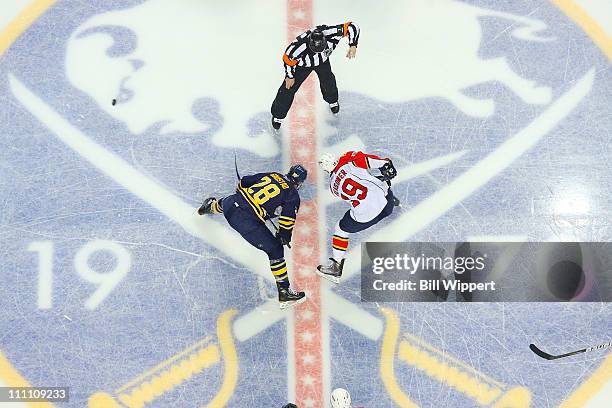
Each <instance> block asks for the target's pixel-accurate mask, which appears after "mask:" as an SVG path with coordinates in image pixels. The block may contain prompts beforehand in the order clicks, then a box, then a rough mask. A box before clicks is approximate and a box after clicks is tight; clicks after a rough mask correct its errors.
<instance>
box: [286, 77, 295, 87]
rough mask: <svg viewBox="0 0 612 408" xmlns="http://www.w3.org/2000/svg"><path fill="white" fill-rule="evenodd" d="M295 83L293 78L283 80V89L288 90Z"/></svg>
mask: <svg viewBox="0 0 612 408" xmlns="http://www.w3.org/2000/svg"><path fill="white" fill-rule="evenodd" d="M294 83H295V78H285V88H287V89H290V88H291V87H292V86H293V84H294Z"/></svg>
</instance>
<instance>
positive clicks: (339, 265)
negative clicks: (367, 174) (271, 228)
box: [316, 190, 395, 283]
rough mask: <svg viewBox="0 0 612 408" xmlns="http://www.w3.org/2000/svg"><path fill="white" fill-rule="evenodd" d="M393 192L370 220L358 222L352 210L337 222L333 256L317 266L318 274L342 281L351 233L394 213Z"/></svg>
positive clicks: (368, 226) (328, 278) (334, 280)
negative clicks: (325, 262)
mask: <svg viewBox="0 0 612 408" xmlns="http://www.w3.org/2000/svg"><path fill="white" fill-rule="evenodd" d="M394 198H395V197H394V196H393V193H392V192H391V190H389V192H388V193H387V204H386V205H385V207H384V208H383V209H382V211H381V212H380V213H379V214H378V215H377V216H376V217H374V218H373V219H372V220H371V221H368V222H358V221H356V220H354V219H353V217H352V216H351V212H350V211H347V212H346V213H345V214H344V217H342V219H341V220H340V221H339V222H338V223H337V224H336V228H335V230H334V235H333V236H332V257H331V258H329V260H330V262H329V263H328V264H327V265H319V266H317V271H316V272H317V274H318V275H320V276H322V277H323V278H325V279H327V280H329V281H332V282H334V283H339V282H340V277H342V269H343V268H344V257H345V254H346V251H347V250H348V246H349V240H350V234H354V233H356V232H361V231H363V230H366V229H368V228H370V227H371V226H373V225H376V224H377V223H378V222H380V221H381V220H382V219H384V218H386V217H388V216H389V215H391V214H392V213H393V208H394V207H395V200H394Z"/></svg>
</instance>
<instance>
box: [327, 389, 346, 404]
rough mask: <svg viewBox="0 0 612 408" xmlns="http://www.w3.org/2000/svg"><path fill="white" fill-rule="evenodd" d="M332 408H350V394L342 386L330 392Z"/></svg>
mask: <svg viewBox="0 0 612 408" xmlns="http://www.w3.org/2000/svg"><path fill="white" fill-rule="evenodd" d="M330 400H331V406H332V408H351V394H349V392H348V391H347V390H345V389H344V388H336V389H335V390H333V391H332V393H331V398H330Z"/></svg>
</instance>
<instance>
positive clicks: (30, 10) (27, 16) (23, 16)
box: [0, 0, 57, 57]
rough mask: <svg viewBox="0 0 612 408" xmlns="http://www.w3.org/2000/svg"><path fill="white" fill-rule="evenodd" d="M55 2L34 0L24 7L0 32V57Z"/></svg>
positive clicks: (51, 0) (52, 0)
mask: <svg viewBox="0 0 612 408" xmlns="http://www.w3.org/2000/svg"><path fill="white" fill-rule="evenodd" d="M56 1H57V0H35V1H32V2H30V4H29V5H28V6H27V7H25V8H24V9H23V10H22V11H21V12H20V13H19V14H18V15H17V16H16V17H15V18H13V20H11V22H10V23H9V24H8V25H7V26H6V27H5V28H4V30H2V31H0V57H1V56H2V54H4V52H5V51H6V50H8V49H9V47H10V46H11V45H12V44H13V42H15V40H16V39H17V38H19V36H20V35H21V34H22V33H23V32H24V31H26V30H27V29H28V28H30V26H31V25H32V24H33V23H34V22H35V21H36V20H37V19H38V18H39V17H40V16H42V15H43V14H44V13H45V11H47V10H48V9H49V7H51V6H53V5H54V4H55V2H56Z"/></svg>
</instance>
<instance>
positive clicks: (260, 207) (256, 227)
mask: <svg viewBox="0 0 612 408" xmlns="http://www.w3.org/2000/svg"><path fill="white" fill-rule="evenodd" d="M306 176H307V171H306V169H305V168H304V167H302V166H301V165H299V164H296V165H294V166H292V167H291V168H290V169H289V172H288V173H287V174H280V173H276V172H269V173H257V174H253V175H249V176H244V177H242V178H241V179H240V181H239V183H238V187H237V188H236V193H235V194H232V195H230V196H227V197H225V198H222V199H216V198H215V197H209V198H207V199H206V200H204V204H202V206H201V207H200V208H199V209H198V214H200V215H204V214H223V215H224V216H225V219H226V220H227V222H228V223H229V225H230V226H231V227H232V228H233V229H235V230H236V231H237V232H238V233H239V234H240V235H242V237H243V238H244V239H245V240H247V242H248V243H249V244H251V245H253V246H254V247H255V248H257V249H260V250H262V251H264V252H265V253H266V254H267V255H268V258H269V259H270V269H271V271H272V275H274V278H275V280H276V286H277V288H278V300H279V302H280V307H281V309H285V308H287V307H289V306H292V305H294V304H296V303H301V302H303V301H304V300H306V295H305V293H304V292H297V291H294V290H293V289H292V288H291V287H290V285H289V276H288V275H287V264H286V263H285V256H284V248H283V246H284V245H287V246H288V247H289V248H290V247H291V246H290V243H291V233H292V231H293V226H294V225H295V217H296V215H297V212H298V209H299V207H300V195H299V193H298V190H299V188H300V186H301V185H302V183H303V182H304V181H305V180H306ZM277 214H278V230H277V232H276V235H275V234H272V232H270V230H269V229H268V227H267V226H266V220H269V219H271V218H275V217H276V216H277Z"/></svg>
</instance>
